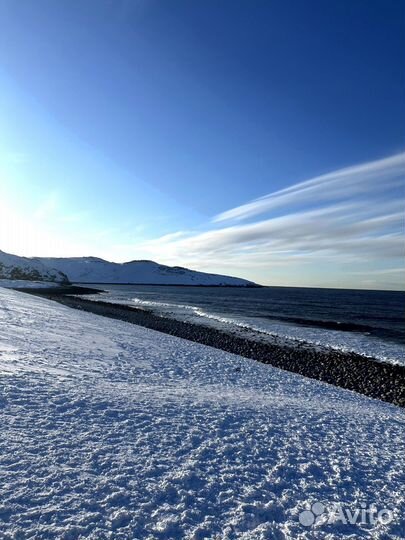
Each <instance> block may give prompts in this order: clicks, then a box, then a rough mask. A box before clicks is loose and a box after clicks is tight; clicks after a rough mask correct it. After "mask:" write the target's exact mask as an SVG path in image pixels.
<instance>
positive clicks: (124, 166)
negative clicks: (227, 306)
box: [0, 0, 405, 288]
mask: <svg viewBox="0 0 405 540" xmlns="http://www.w3.org/2000/svg"><path fill="white" fill-rule="evenodd" d="M404 21H405V4H404V3H403V2H401V1H400V0H384V1H383V0H379V1H373V0H356V1H353V0H339V1H338V0H331V1H328V2H325V1H324V0H320V1H317V0H308V1H306V2H302V1H300V0H274V1H270V0H265V1H264V0H263V1H262V0H257V1H255V2H250V1H248V0H244V1H238V0H221V1H211V0H209V1H200V0H194V1H191V2H190V1H177V0H171V1H170V2H165V1H163V0H161V1H156V0H114V1H112V0H111V1H107V0H105V1H103V0H94V1H92V0H85V1H83V2H79V1H77V2H76V1H73V2H72V1H71V0H69V1H62V0H61V1H59V2H53V1H51V0H49V1H47V0H36V1H33V0H29V1H28V0H22V1H20V2H15V1H13V0H0V117H1V119H2V129H1V130H0V174H1V177H0V215H1V216H2V217H1V218H0V219H1V221H0V225H1V227H0V249H3V250H4V251H9V252H14V253H16V254H20V255H28V256H31V255H44V256H45V255H46V256H49V255H57V256H74V255H90V254H91V255H96V256H101V257H104V258H108V259H110V260H116V261H124V260H131V259H138V258H152V259H155V260H158V261H160V262H162V263H167V264H181V265H184V266H190V267H192V268H195V269H201V270H206V271H214V272H223V273H231V274H236V275H240V276H242V277H246V278H250V279H254V280H256V281H259V282H261V283H266V284H275V285H305V286H336V287H363V288H402V287H403V270H404V258H403V256H404V249H403V217H402V216H403V202H404V198H405V197H404V176H405V172H404V170H405V165H404V154H403V152H404V143H405V122H404V121H403V119H404V118H405V67H404V66H405V22H404ZM308 182H309V184H308ZM311 182H312V183H311ZM381 186H384V188H383V189H381ZM283 190H287V192H284V191H283ZM252 201H253V202H252ZM401 204H402V207H401Z"/></svg>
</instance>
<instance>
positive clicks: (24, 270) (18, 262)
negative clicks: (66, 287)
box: [0, 250, 68, 283]
mask: <svg viewBox="0 0 405 540" xmlns="http://www.w3.org/2000/svg"><path fill="white" fill-rule="evenodd" d="M0 279H23V280H30V281H55V282H61V283H66V282H68V278H67V276H66V275H65V274H64V273H63V272H61V271H60V270H55V269H54V268H50V267H48V266H47V265H46V264H45V263H43V262H42V261H40V260H39V259H30V258H28V257H18V256H17V255H10V254H9V253H4V251H1V250H0Z"/></svg>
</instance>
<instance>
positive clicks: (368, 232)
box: [141, 153, 405, 284]
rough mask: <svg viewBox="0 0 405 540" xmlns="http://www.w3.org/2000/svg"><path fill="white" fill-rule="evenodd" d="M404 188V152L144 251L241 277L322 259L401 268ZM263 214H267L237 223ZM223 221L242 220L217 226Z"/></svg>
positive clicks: (311, 182)
mask: <svg viewBox="0 0 405 540" xmlns="http://www.w3.org/2000/svg"><path fill="white" fill-rule="evenodd" d="M404 187H405V153H404V154H399V155H395V156H392V157H389V158H386V159H382V160H379V161H373V162H370V163H365V164H362V165H358V166H354V167H348V168H346V169H342V170H339V171H335V172H332V173H329V174H326V175H323V176H319V177H317V178H314V179H311V180H308V181H306V182H301V183H299V184H296V185H294V186H291V187H289V188H287V189H284V190H280V191H278V192H275V193H272V194H269V195H266V196H265V197H262V198H260V199H257V200H256V201H253V202H250V203H248V204H246V205H242V206H240V207H238V208H234V209H231V210H228V211H227V212H223V213H222V214H220V215H219V216H217V217H216V218H215V219H214V220H213V221H214V222H215V224H213V223H212V222H211V223H209V224H207V230H205V231H204V232H195V233H193V232H189V233H185V232H179V233H171V234H168V235H165V236H163V237H160V238H157V239H155V240H153V241H151V242H146V243H144V244H143V245H142V246H141V249H142V250H143V253H147V254H148V255H149V256H150V257H152V258H157V259H159V260H162V262H166V263H168V264H182V265H187V264H188V265H190V266H194V267H197V268H198V267H199V268H202V267H204V268H205V269H209V270H212V271H215V270H217V269H219V268H233V269H234V270H233V271H234V272H237V271H238V269H244V268H245V269H246V272H244V274H245V276H246V277H249V276H251V275H252V273H254V272H256V274H257V273H260V274H263V271H264V269H266V268H267V269H268V270H269V271H270V272H271V271H272V269H274V268H276V267H283V266H284V267H285V268H286V269H287V268H288V271H289V272H292V271H294V269H295V272H296V273H297V272H299V271H300V269H302V267H303V265H305V266H306V267H308V268H309V267H311V265H312V268H313V271H315V270H316V265H318V264H324V263H325V262H327V263H329V264H330V265H332V266H333V267H334V269H335V271H336V268H337V267H338V265H342V264H343V266H345V265H347V264H348V263H349V264H351V265H354V266H355V265H356V264H360V263H362V264H366V263H370V262H373V263H378V262H381V261H392V266H395V267H398V264H401V263H402V264H403V258H404V254H405V250H404V247H405V246H404V235H403V233H404V215H405V214H404ZM276 208H277V211H278V213H277V214H276V215H275V216H273V217H272V216H271V214H270V215H269V214H268V212H270V211H271V210H274V209H276ZM264 213H267V215H266V216H264V217H265V219H261V220H256V221H253V222H251V221H249V222H247V223H240V221H241V220H244V219H247V218H252V217H253V216H255V215H256V216H257V215H259V214H264ZM226 220H234V221H235V220H237V221H239V223H237V224H231V225H229V224H228V225H227V226H222V227H218V225H219V224H220V223H223V222H224V221H226ZM395 261H396V262H395ZM332 266H331V267H332ZM349 270H350V269H349V268H347V271H348V273H349ZM309 271H310V270H309ZM363 273H364V271H363ZM384 275H385V274H384V273H383V272H382V273H381V276H382V277H384ZM377 276H378V274H377ZM314 284H315V283H314Z"/></svg>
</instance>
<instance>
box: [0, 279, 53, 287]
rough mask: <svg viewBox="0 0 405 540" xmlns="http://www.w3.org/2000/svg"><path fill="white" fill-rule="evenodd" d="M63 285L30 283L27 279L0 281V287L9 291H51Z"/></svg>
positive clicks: (44, 282) (39, 282)
mask: <svg viewBox="0 0 405 540" xmlns="http://www.w3.org/2000/svg"><path fill="white" fill-rule="evenodd" d="M60 286H61V283H56V282H54V281H30V280H27V279H0V287H5V288H7V289H17V288H18V289H49V288H51V287H60Z"/></svg>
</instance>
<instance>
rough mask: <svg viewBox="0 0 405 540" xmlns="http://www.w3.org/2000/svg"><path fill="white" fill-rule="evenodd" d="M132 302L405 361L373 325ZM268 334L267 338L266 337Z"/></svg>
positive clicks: (278, 336) (275, 337)
mask: <svg viewBox="0 0 405 540" xmlns="http://www.w3.org/2000/svg"><path fill="white" fill-rule="evenodd" d="M132 303H134V304H136V305H137V307H140V308H141V309H142V308H144V309H147V310H150V311H153V312H156V313H157V314H161V315H163V316H170V317H173V318H175V319H178V320H184V321H188V322H194V323H196V324H201V323H202V320H203V321H204V324H213V325H214V326H216V327H220V328H221V329H226V330H227V331H229V330H231V331H233V332H238V333H240V332H246V331H247V332H249V333H250V336H249V337H250V338H251V337H252V336H251V332H253V333H254V334H256V335H257V337H258V338H260V336H261V338H262V339H272V340H277V341H278V342H279V341H280V340H282V341H284V342H286V343H289V344H290V345H293V344H294V343H295V344H298V343H307V344H311V345H312V346H315V347H320V348H322V349H325V348H331V349H338V350H341V351H345V352H349V351H353V352H357V353H359V354H362V355H364V356H369V357H373V358H376V359H380V360H383V361H388V362H391V363H399V364H403V363H404V361H403V354H404V348H403V345H400V344H398V343H389V342H386V341H384V340H383V339H379V338H378V337H375V336H373V330H374V329H373V327H371V326H367V325H361V324H356V323H348V322H347V323H342V322H340V321H327V320H310V319H304V318H299V317H274V316H262V317H249V316H244V317H243V316H236V317H235V316H233V317H230V316H228V315H226V314H218V313H214V312H210V311H206V309H204V308H202V307H200V306H195V305H191V304H176V303H170V302H158V301H153V300H144V299H142V298H138V297H135V298H132ZM266 336H267V337H266Z"/></svg>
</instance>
